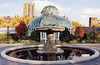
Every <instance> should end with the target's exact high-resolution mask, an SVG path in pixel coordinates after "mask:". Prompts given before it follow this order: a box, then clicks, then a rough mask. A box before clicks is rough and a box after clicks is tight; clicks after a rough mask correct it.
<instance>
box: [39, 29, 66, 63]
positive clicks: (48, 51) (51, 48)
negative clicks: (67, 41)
mask: <svg viewBox="0 0 100 65" xmlns="http://www.w3.org/2000/svg"><path fill="white" fill-rule="evenodd" d="M63 30H64V28H63V27H40V28H38V31H41V32H46V34H47V44H45V45H44V47H43V49H41V50H37V53H38V54H39V55H41V56H42V57H43V60H48V61H53V60H57V56H60V55H62V54H63V53H64V51H63V50H62V49H58V48H57V46H56V44H55V43H53V34H54V32H60V31H63Z"/></svg>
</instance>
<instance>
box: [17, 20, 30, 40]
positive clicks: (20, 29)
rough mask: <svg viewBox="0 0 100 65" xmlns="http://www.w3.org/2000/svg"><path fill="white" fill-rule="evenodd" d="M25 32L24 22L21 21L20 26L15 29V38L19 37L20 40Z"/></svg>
mask: <svg viewBox="0 0 100 65" xmlns="http://www.w3.org/2000/svg"><path fill="white" fill-rule="evenodd" d="M27 30H28V28H27V26H26V24H25V22H24V21H21V22H20V24H19V25H18V26H17V27H16V29H15V31H16V34H17V36H20V38H22V36H25V34H27Z"/></svg>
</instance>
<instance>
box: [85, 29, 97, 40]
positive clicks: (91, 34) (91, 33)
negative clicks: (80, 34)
mask: <svg viewBox="0 0 100 65" xmlns="http://www.w3.org/2000/svg"><path fill="white" fill-rule="evenodd" d="M86 35H87V40H93V37H94V39H95V40H96V39H97V38H98V33H97V32H96V31H93V30H92V31H90V32H88V33H86Z"/></svg>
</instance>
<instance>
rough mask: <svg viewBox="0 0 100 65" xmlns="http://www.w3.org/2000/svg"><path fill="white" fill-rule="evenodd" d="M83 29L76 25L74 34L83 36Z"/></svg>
mask: <svg viewBox="0 0 100 65" xmlns="http://www.w3.org/2000/svg"><path fill="white" fill-rule="evenodd" d="M84 33H85V32H84V30H83V29H82V28H81V27H77V28H76V29H75V35H78V36H80V37H83V36H84Z"/></svg>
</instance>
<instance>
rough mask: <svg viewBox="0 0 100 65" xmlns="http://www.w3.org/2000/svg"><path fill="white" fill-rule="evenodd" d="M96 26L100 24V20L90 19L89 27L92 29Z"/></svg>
mask: <svg viewBox="0 0 100 65" xmlns="http://www.w3.org/2000/svg"><path fill="white" fill-rule="evenodd" d="M94 24H100V18H97V17H90V18H89V27H92V26H93V25H94Z"/></svg>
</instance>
